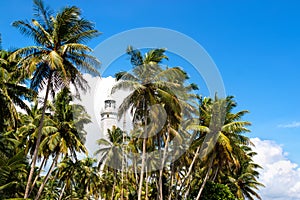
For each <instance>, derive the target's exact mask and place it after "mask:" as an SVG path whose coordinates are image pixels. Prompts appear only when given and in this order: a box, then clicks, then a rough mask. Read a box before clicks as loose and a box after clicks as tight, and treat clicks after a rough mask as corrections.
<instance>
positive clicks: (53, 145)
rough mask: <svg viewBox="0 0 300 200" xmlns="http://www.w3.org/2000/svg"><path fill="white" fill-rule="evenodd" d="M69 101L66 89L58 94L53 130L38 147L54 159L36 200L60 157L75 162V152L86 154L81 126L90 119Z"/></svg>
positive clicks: (69, 93) (84, 133)
mask: <svg viewBox="0 0 300 200" xmlns="http://www.w3.org/2000/svg"><path fill="white" fill-rule="evenodd" d="M71 100H72V97H71V92H70V91H69V89H68V88H66V87H65V88H63V89H62V90H61V91H60V92H59V93H58V95H57V97H56V98H55V100H54V114H53V119H52V122H51V123H52V124H53V127H55V128H54V129H53V130H52V132H50V133H49V134H48V135H47V136H46V137H45V138H44V139H43V140H42V142H41V145H40V147H41V149H47V150H49V151H50V152H51V154H52V155H53V157H54V158H53V161H52V164H51V167H50V169H49V171H48V173H47V175H46V176H45V178H44V181H43V183H42V185H41V187H40V189H39V191H38V194H37V196H36V199H38V198H39V196H40V195H41V193H42V191H43V188H44V186H45V185H46V183H47V181H48V179H49V178H50V175H51V173H52V170H53V169H54V167H56V165H57V161H58V158H59V156H60V155H62V156H68V155H69V154H70V157H72V158H74V159H75V160H77V156H76V153H77V152H78V153H80V152H84V153H86V154H87V150H86V148H85V146H84V142H85V135H86V132H85V131H84V130H83V126H84V124H86V123H89V122H90V119H89V117H88V115H87V113H86V112H85V110H84V108H83V107H82V106H80V105H77V104H73V105H71ZM77 123H79V124H77ZM77 125H79V126H77Z"/></svg>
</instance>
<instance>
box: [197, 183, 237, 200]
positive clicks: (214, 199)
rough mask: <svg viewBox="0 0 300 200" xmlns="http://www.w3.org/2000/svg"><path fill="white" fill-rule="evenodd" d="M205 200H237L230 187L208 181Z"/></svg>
mask: <svg viewBox="0 0 300 200" xmlns="http://www.w3.org/2000/svg"><path fill="white" fill-rule="evenodd" d="M201 199H203V200H237V199H236V198H235V196H234V195H233V194H232V192H231V191H230V189H229V187H228V186H226V185H223V184H220V183H214V182H208V183H206V185H205V187H204V190H203V195H202V197H201Z"/></svg>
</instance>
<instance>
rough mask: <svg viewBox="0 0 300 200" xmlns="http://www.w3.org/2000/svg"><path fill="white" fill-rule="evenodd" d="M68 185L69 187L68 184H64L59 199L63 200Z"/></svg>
mask: <svg viewBox="0 0 300 200" xmlns="http://www.w3.org/2000/svg"><path fill="white" fill-rule="evenodd" d="M66 187H67V184H64V187H63V188H62V190H61V193H60V195H59V199H58V200H61V199H62V198H63V196H64V192H65V189H66Z"/></svg>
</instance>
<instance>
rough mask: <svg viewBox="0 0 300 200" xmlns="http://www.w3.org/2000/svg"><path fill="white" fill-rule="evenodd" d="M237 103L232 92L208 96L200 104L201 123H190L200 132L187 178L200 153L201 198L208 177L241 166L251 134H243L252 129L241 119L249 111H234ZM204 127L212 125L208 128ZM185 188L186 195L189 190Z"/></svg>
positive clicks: (194, 143)
mask: <svg viewBox="0 0 300 200" xmlns="http://www.w3.org/2000/svg"><path fill="white" fill-rule="evenodd" d="M235 106H236V103H235V102H234V101H233V97H232V96H229V97H227V98H226V99H218V98H216V99H215V100H212V99H210V98H205V99H204V100H203V101H202V102H201V105H200V113H199V116H200V117H199V121H198V122H199V125H197V124H192V125H191V127H190V128H192V129H194V130H196V131H199V133H198V135H196V138H195V141H194V142H193V143H192V145H191V148H195V155H194V158H193V161H192V163H191V165H190V166H189V172H188V173H187V175H186V178H185V180H186V179H187V178H190V175H191V174H190V172H191V169H193V167H194V166H193V165H195V164H196V163H197V162H195V161H196V158H198V157H200V158H201V159H199V160H198V162H200V163H199V164H197V165H198V166H199V167H201V170H205V171H206V173H205V174H204V176H203V180H202V185H201V187H200V189H199V192H198V195H197V198H196V199H199V198H200V196H201V193H202V191H203V189H204V187H205V183H206V182H207V181H208V180H209V179H211V180H215V179H216V177H217V176H218V175H219V174H222V172H221V171H223V172H224V171H226V170H227V172H229V171H232V170H235V169H237V168H238V167H239V166H240V163H239V156H240V154H241V153H243V151H242V149H241V145H249V144H250V141H249V138H247V137H245V136H244V135H242V134H243V133H244V132H249V130H248V129H247V128H246V127H247V126H249V125H250V123H249V122H247V121H241V120H240V119H241V117H242V116H243V115H244V114H245V113H247V111H240V112H237V113H233V112H232V110H233V108H234V107H235ZM205 127H209V130H207V129H205ZM201 163H202V164H201ZM203 163H206V164H205V165H204V164H203ZM203 166H204V168H203ZM186 192H187V193H186V196H187V195H188V192H189V190H187V191H186Z"/></svg>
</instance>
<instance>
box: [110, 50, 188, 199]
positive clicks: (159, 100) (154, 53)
mask: <svg viewBox="0 0 300 200" xmlns="http://www.w3.org/2000/svg"><path fill="white" fill-rule="evenodd" d="M127 53H128V54H129V55H130V58H131V64H132V65H133V70H132V73H128V72H121V73H117V74H116V78H117V80H118V81H119V82H118V83H117V84H116V85H115V86H114V88H113V89H112V92H115V91H116V90H118V89H124V88H125V89H130V90H131V91H132V92H131V94H130V95H129V96H127V97H126V98H125V99H124V101H123V103H122V104H121V105H120V107H119V111H118V115H119V116H120V117H121V116H123V114H124V113H125V112H126V111H128V110H131V113H132V114H133V125H134V127H135V129H138V127H140V128H142V129H143V131H142V134H140V135H139V136H138V138H140V140H142V147H141V149H140V150H141V152H142V163H141V170H140V172H141V173H140V179H139V190H138V199H139V200H140V199H141V194H142V187H143V180H144V171H145V166H146V158H145V155H146V151H148V150H150V149H149V147H150V146H149V144H151V143H152V144H153V143H154V142H156V141H155V140H153V138H154V137H152V136H154V135H155V134H156V133H157V135H158V136H157V142H156V145H158V146H159V147H158V148H159V149H161V147H162V144H164V148H165V150H167V149H168V146H167V145H168V143H169V141H170V140H171V138H173V137H174V134H177V135H178V133H177V131H176V130H177V129H178V124H179V123H180V121H181V119H182V115H181V105H180V102H179V99H178V97H177V96H176V95H177V94H176V93H178V92H180V91H181V92H182V91H185V90H183V88H184V87H183V85H182V83H183V82H184V80H186V79H187V75H186V74H185V73H184V72H183V71H182V70H181V69H180V68H178V67H174V68H166V69H163V68H162V67H161V66H160V63H161V62H162V61H163V59H167V56H166V55H165V49H153V50H150V51H148V52H147V53H146V54H145V55H144V56H142V54H141V52H140V51H138V50H134V49H133V48H132V47H131V46H129V47H128V49H127ZM156 104H160V105H161V106H162V107H164V110H165V111H166V113H167V114H166V115H167V117H166V122H163V124H162V127H161V130H158V131H157V130H156V129H157V125H158V124H157V122H156V121H155V118H154V117H152V121H153V120H154V121H153V122H154V124H155V125H154V126H151V127H149V128H148V126H147V125H148V124H149V123H150V122H151V121H150V112H151V111H150V110H151V108H154V110H155V105H156ZM153 106H154V107H153ZM158 112H159V111H158ZM158 112H155V113H156V114H158ZM156 119H159V118H158V117H157V118H156ZM172 134H173V136H171V135H172ZM149 136H151V137H149ZM163 140H164V141H163ZM147 144H148V145H147ZM165 159H166V154H165V153H164V155H163V158H162V160H163V163H162V166H161V168H163V165H164V160H165ZM161 170H162V169H161ZM160 177H162V171H161V172H160ZM161 183H162V181H161V178H160V199H162V184H161ZM146 187H147V184H146ZM146 196H147V194H146Z"/></svg>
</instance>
